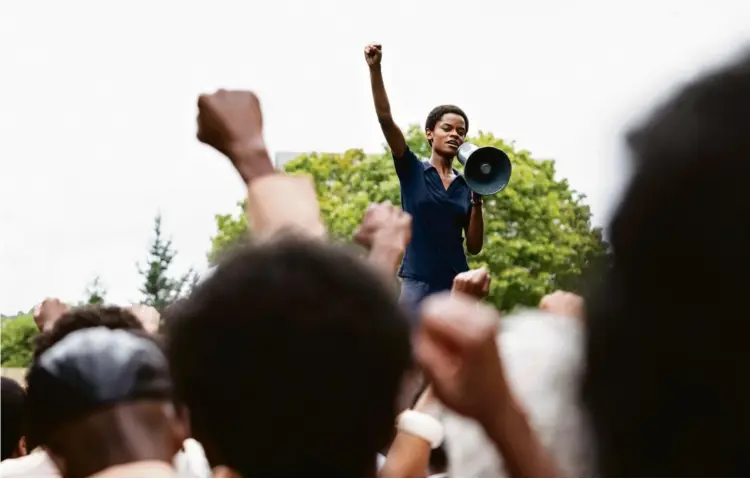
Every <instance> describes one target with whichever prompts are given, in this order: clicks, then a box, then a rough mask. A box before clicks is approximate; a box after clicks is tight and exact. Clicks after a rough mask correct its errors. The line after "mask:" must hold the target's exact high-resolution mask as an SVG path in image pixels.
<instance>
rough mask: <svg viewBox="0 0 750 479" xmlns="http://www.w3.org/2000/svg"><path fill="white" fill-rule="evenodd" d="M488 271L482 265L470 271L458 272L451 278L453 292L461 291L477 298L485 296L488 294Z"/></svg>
mask: <svg viewBox="0 0 750 479" xmlns="http://www.w3.org/2000/svg"><path fill="white" fill-rule="evenodd" d="M490 279H491V278H490V273H489V272H488V271H487V268H485V267H484V266H483V267H481V268H478V269H472V270H470V271H464V272H463V273H458V274H457V275H456V277H455V278H454V279H453V288H452V289H451V291H452V292H453V293H463V294H466V295H468V296H473V297H475V298H477V299H483V298H486V297H487V295H488V294H490Z"/></svg>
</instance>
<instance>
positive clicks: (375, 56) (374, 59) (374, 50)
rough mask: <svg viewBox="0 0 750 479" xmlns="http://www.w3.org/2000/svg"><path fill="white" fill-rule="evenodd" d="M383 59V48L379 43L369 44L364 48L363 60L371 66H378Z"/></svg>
mask: <svg viewBox="0 0 750 479" xmlns="http://www.w3.org/2000/svg"><path fill="white" fill-rule="evenodd" d="M382 59H383V46H382V45H381V44H379V43H370V44H369V45H367V46H366V47H365V60H367V64H368V65H370V66H371V67H372V66H376V65H380V60H382Z"/></svg>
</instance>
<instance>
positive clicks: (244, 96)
mask: <svg viewBox="0 0 750 479" xmlns="http://www.w3.org/2000/svg"><path fill="white" fill-rule="evenodd" d="M198 140H200V141H201V142H202V143H205V144H207V145H209V146H212V147H214V148H215V149H217V150H218V151H220V152H221V153H223V154H224V155H226V156H227V157H229V159H230V160H232V163H233V164H234V166H235V168H237V171H239V173H240V175H242V177H243V179H245V181H246V182H247V181H249V180H251V179H252V176H253V174H254V172H257V171H258V170H259V169H260V170H262V171H267V170H269V169H270V171H273V166H272V165H271V163H270V159H269V157H268V152H267V150H266V146H265V143H264V141H263V113H262V111H261V108H260V102H259V101H258V97H257V96H255V94H254V93H252V92H249V91H228V90H218V91H217V92H216V93H213V94H210V95H201V96H200V97H199V98H198ZM258 162H261V163H263V164H257V163H258ZM248 176H250V178H248Z"/></svg>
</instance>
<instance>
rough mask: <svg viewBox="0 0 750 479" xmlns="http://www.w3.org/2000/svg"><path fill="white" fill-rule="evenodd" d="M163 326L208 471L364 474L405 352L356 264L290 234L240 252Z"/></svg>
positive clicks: (384, 305) (385, 433) (404, 338)
mask: <svg viewBox="0 0 750 479" xmlns="http://www.w3.org/2000/svg"><path fill="white" fill-rule="evenodd" d="M166 324H167V338H168V347H167V349H168V354H169V358H170V366H171V369H172V373H173V375H174V380H175V387H176V389H177V394H178V396H179V397H180V398H181V399H182V400H184V401H185V403H186V405H187V406H188V408H189V410H190V418H191V428H192V432H193V435H194V437H195V438H196V439H197V440H198V441H200V442H201V443H202V444H203V446H204V448H205V450H206V456H207V458H208V459H209V462H211V464H212V466H216V465H219V464H222V465H225V466H227V467H231V468H233V469H234V470H236V471H238V472H239V473H240V474H241V475H242V476H244V477H276V476H279V477H281V476H285V477H317V476H326V477H338V476H343V477H355V476H363V475H370V476H371V475H373V474H375V458H376V453H377V452H378V451H379V450H380V449H381V448H382V447H384V446H385V444H386V443H387V441H388V440H389V438H390V437H391V432H392V431H393V425H394V421H395V417H396V414H397V410H396V398H397V395H398V393H399V389H400V385H401V382H402V378H403V376H404V374H405V372H406V371H407V369H408V368H409V367H410V366H411V349H410V340H409V327H408V322H407V318H406V316H405V314H404V313H403V312H402V311H401V310H400V309H399V307H398V304H397V300H396V298H395V297H394V295H393V293H392V291H391V290H390V289H389V287H388V285H386V284H385V281H383V280H382V279H381V277H380V276H379V275H378V273H377V272H375V271H374V270H372V269H371V268H370V267H369V266H368V265H366V264H365V263H363V262H362V261H361V260H359V259H357V258H356V257H354V256H353V255H352V254H350V253H349V252H348V251H346V250H344V249H342V248H340V247H338V246H332V245H328V244H324V243H321V242H319V241H316V240H312V241H310V240H305V239H300V238H295V237H291V236H289V237H283V238H281V239H279V240H278V241H275V242H265V243H263V244H257V245H251V246H247V247H244V248H242V249H240V250H238V251H237V252H235V254H234V256H233V257H231V258H228V259H227V260H225V261H224V262H222V263H221V264H220V265H219V266H218V267H217V268H216V270H215V272H214V273H213V274H212V275H211V277H209V278H207V279H206V280H205V281H204V282H203V283H201V284H200V285H198V287H197V288H196V290H195V291H194V292H193V293H192V295H191V296H190V297H189V298H188V299H187V300H186V301H185V302H184V303H183V304H181V305H180V307H179V308H175V309H174V310H173V311H172V312H171V315H170V317H169V318H168V321H167V323H166Z"/></svg>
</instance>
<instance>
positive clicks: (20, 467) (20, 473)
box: [0, 439, 211, 477]
mask: <svg viewBox="0 0 750 479" xmlns="http://www.w3.org/2000/svg"><path fill="white" fill-rule="evenodd" d="M182 449H183V450H182V451H180V452H178V453H177V455H175V458H174V467H175V470H176V471H177V475H178V476H179V477H211V466H209V465H208V461H207V460H206V455H205V453H204V451H203V446H201V445H200V443H199V442H198V441H196V440H195V439H188V440H186V441H185V442H184V443H183V445H182ZM0 477H60V471H58V470H57V467H56V466H55V463H54V462H52V459H50V457H49V455H47V453H46V452H45V451H44V449H41V448H39V449H36V450H34V451H33V452H32V453H31V454H29V455H26V456H23V457H19V458H16V459H6V460H4V461H3V462H0Z"/></svg>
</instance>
